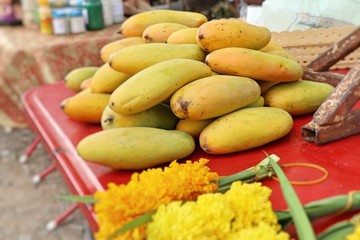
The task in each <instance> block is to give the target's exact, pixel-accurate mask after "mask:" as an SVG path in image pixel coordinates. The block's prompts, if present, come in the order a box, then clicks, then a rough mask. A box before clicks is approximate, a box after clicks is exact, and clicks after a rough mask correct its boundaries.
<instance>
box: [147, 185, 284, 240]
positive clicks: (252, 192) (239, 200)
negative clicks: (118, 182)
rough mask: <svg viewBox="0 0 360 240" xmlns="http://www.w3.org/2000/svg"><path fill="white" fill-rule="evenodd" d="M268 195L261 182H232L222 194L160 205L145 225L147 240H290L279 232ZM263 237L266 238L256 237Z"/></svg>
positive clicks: (269, 192) (205, 195)
mask: <svg viewBox="0 0 360 240" xmlns="http://www.w3.org/2000/svg"><path fill="white" fill-rule="evenodd" d="M270 194H271V190H270V189H269V188H267V187H263V186H261V183H252V184H242V183H241V182H234V183H233V184H232V186H231V188H230V190H229V191H227V192H226V193H225V194H220V193H212V194H211V193H209V194H204V195H201V196H199V197H198V199H197V201H188V202H185V203H182V202H179V201H177V202H172V203H170V204H168V205H166V206H164V205H163V206H160V207H159V208H158V210H157V211H156V213H155V214H154V215H153V221H152V222H150V223H149V224H148V227H147V239H148V240H153V239H156V240H172V239H224V240H225V239H226V240H227V239H229V240H231V239H259V240H263V239H264V240H267V239H275V240H283V239H284V240H285V239H289V235H288V234H287V233H285V232H280V233H278V231H279V230H280V225H279V224H278V223H277V218H276V215H275V214H274V212H273V211H272V208H271V203H270V201H269V196H270ZM264 234H268V235H267V236H266V238H265V236H264V238H258V236H262V235H264ZM237 236H246V237H244V238H237Z"/></svg>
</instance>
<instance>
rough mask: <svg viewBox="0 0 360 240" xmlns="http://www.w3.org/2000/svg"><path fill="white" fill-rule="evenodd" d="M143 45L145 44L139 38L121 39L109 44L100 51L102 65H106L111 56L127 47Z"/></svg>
mask: <svg viewBox="0 0 360 240" xmlns="http://www.w3.org/2000/svg"><path fill="white" fill-rule="evenodd" d="M144 43H146V42H145V41H144V39H143V38H142V37H141V36H140V37H128V38H122V39H119V40H115V41H112V42H109V43H107V44H105V45H104V46H103V47H102V48H101V49H100V58H101V60H102V61H103V62H104V63H106V62H108V61H109V59H110V56H111V54H113V53H115V52H117V51H120V50H122V49H124V48H127V47H129V46H133V45H138V44H144Z"/></svg>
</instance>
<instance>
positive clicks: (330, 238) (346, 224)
mask: <svg viewBox="0 0 360 240" xmlns="http://www.w3.org/2000/svg"><path fill="white" fill-rule="evenodd" d="M354 230H355V225H354V224H352V223H351V222H350V221H347V220H345V221H341V222H338V223H335V224H333V225H331V226H330V227H329V228H327V229H325V231H324V232H322V233H321V234H319V235H318V236H317V240H345V239H346V236H347V235H349V234H351V233H352V232H353V231H354Z"/></svg>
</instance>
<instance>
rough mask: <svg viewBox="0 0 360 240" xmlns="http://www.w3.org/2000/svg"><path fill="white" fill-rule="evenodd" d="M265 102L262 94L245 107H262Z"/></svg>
mask: <svg viewBox="0 0 360 240" xmlns="http://www.w3.org/2000/svg"><path fill="white" fill-rule="evenodd" d="M264 104H265V99H264V97H263V96H260V97H259V98H258V99H256V100H255V102H253V103H250V104H249V105H247V106H246V107H247V108H249V107H263V106H264Z"/></svg>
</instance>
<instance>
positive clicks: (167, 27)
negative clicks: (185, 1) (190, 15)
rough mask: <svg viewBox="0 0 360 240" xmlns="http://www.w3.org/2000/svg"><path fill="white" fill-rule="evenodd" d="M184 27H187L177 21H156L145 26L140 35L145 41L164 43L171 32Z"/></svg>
mask: <svg viewBox="0 0 360 240" xmlns="http://www.w3.org/2000/svg"><path fill="white" fill-rule="evenodd" d="M185 28H189V27H188V26H185V25H183V24H179V23H156V24H153V25H150V26H149V27H147V28H146V29H145V30H144V32H143V35H142V37H143V39H144V41H145V42H147V43H156V42H157V43H166V42H167V39H168V37H169V36H170V35H171V34H172V33H173V32H176V31H178V30H180V29H185Z"/></svg>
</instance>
